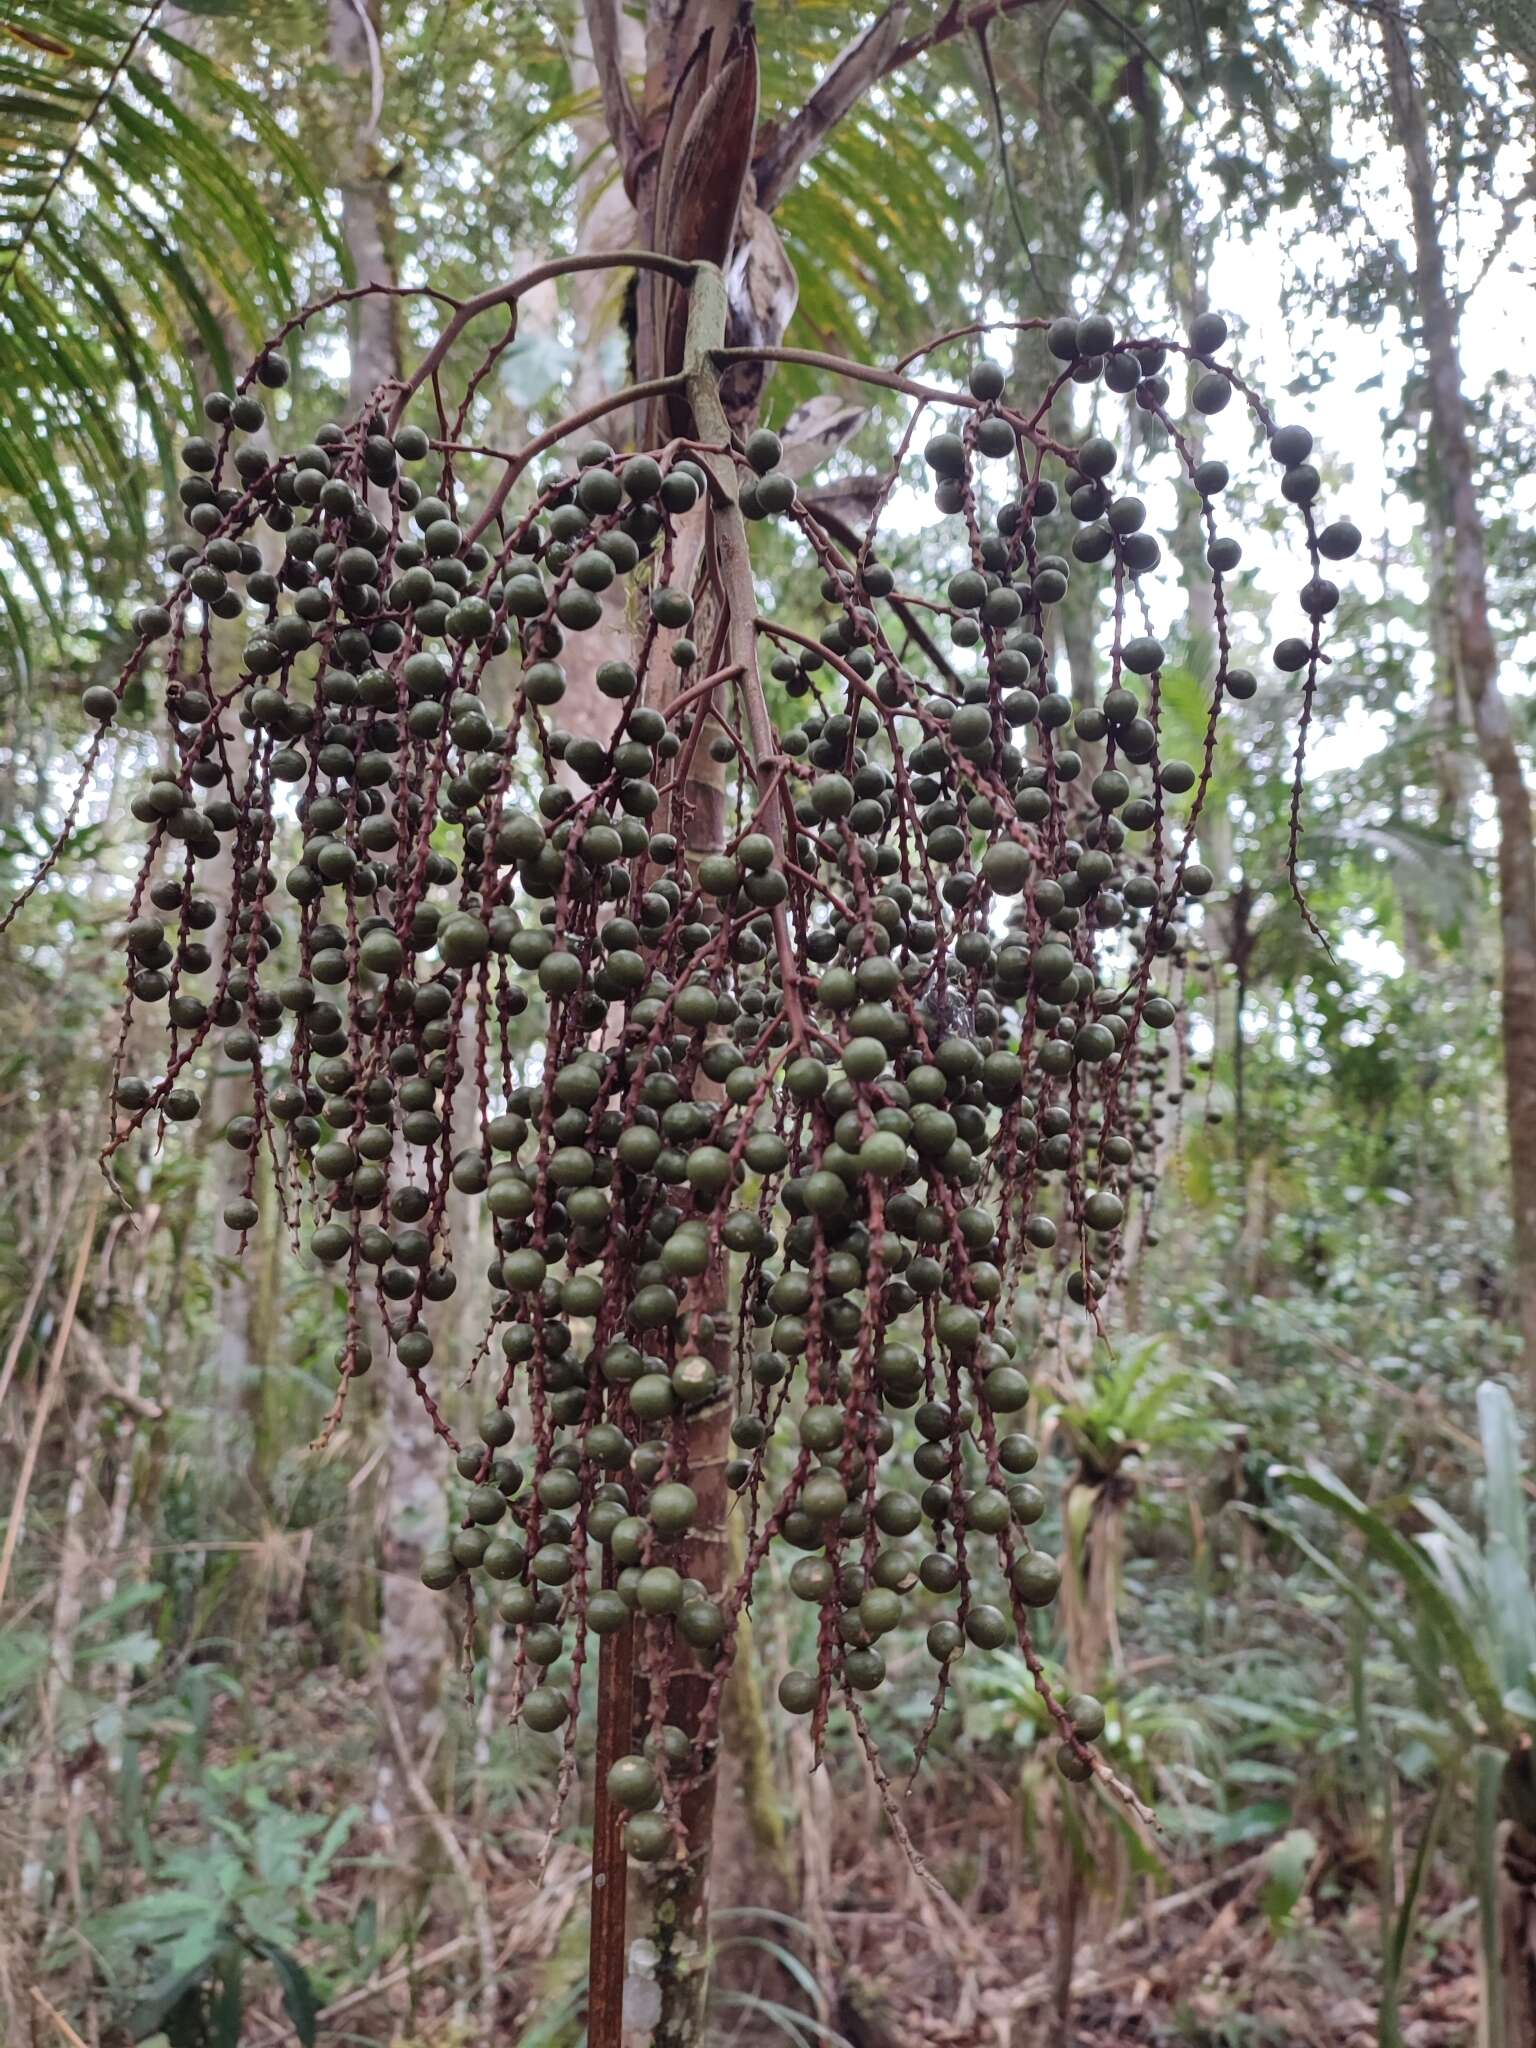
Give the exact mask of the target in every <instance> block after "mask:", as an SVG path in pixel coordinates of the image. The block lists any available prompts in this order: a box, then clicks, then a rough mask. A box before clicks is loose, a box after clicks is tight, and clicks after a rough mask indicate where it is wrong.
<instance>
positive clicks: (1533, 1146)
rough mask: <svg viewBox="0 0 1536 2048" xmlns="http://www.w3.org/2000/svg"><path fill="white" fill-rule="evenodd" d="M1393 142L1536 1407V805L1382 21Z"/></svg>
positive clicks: (1406, 119)
mask: <svg viewBox="0 0 1536 2048" xmlns="http://www.w3.org/2000/svg"><path fill="white" fill-rule="evenodd" d="M1381 37H1382V43H1383V47H1384V50H1385V55H1386V67H1387V83H1388V88H1389V94H1390V100H1391V112H1392V124H1393V131H1394V138H1395V140H1396V142H1397V146H1398V148H1399V150H1400V151H1401V153H1402V159H1403V168H1404V172H1405V175H1406V178H1407V183H1408V196H1409V200H1410V202H1411V205H1412V209H1413V246H1414V268H1415V285H1416V290H1415V304H1416V310H1417V314H1418V323H1419V330H1420V347H1421V350H1422V355H1423V362H1424V369H1425V373H1426V377H1427V382H1428V391H1429V425H1430V437H1431V448H1432V452H1433V456H1434V463H1435V467H1436V469H1437V471H1438V473H1439V476H1440V479H1441V481H1442V486H1443V490H1444V503H1445V507H1446V511H1447V514H1448V528H1449V541H1450V565H1449V566H1450V577H1449V586H1450V588H1449V597H1450V620H1449V627H1450V643H1451V648H1452V658H1453V662H1454V666H1455V671H1456V680H1457V684H1458V687H1459V689H1460V690H1461V691H1463V692H1464V693H1465V697H1466V702H1467V705H1468V707H1469V709H1470V712H1471V717H1472V730H1473V733H1474V735H1475V737H1476V740H1477V748H1478V753H1479V754H1480V755H1481V757H1482V762H1483V766H1484V768H1485V769H1486V770H1487V772H1488V779H1489V781H1490V783H1491V784H1492V787H1493V798H1494V806H1495V809H1496V811H1497V814H1498V827H1499V854H1498V862H1499V942H1500V953H1501V967H1502V972H1501V976H1500V979H1501V982H1502V989H1501V999H1502V1015H1503V1039H1504V1101H1505V1117H1506V1121H1507V1123H1508V1127H1509V1165H1510V1195H1511V1211H1512V1217H1513V1224H1514V1242H1513V1270H1512V1273H1511V1276H1510V1284H1511V1290H1512V1292H1513V1295H1514V1298H1515V1306H1516V1314H1517V1318H1518V1324H1519V1332H1520V1340H1521V1352H1522V1362H1523V1366H1524V1371H1525V1381H1526V1386H1527V1388H1528V1390H1529V1391H1530V1392H1531V1393H1532V1394H1533V1395H1536V847H1533V844H1532V838H1531V798H1530V791H1529V788H1528V787H1527V784H1526V779H1525V770H1524V766H1523V764H1522V762H1521V759H1520V752H1519V748H1518V746H1517V745H1516V742H1515V736H1514V732H1513V730H1512V727H1511V724H1510V717H1509V706H1508V703H1507V702H1506V700H1505V697H1504V694H1503V692H1502V691H1501V690H1500V688H1499V654H1498V648H1497V646H1496V645H1495V643H1494V637H1493V629H1492V626H1491V623H1490V620H1489V608H1488V551H1487V545H1486V539H1485V535H1484V528H1483V517H1482V510H1481V508H1480V506H1479V504H1478V499H1477V480H1476V475H1475V460H1476V458H1475V452H1474V449H1473V445H1472V431H1471V425H1470V421H1469V418H1468V409H1467V401H1466V394H1465V392H1464V390H1463V387H1462V376H1461V356H1460V336H1459V322H1460V309H1459V306H1458V304H1457V301H1456V298H1455V296H1454V294H1453V292H1452V289H1451V286H1450V284H1449V282H1448V280H1447V277H1446V267H1445V250H1444V247H1443V245H1442V242H1441V210H1440V204H1439V199H1438V195H1437V191H1436V179H1435V166H1434V158H1433V155H1432V153H1431V149H1430V143H1429V135H1428V127H1427V122H1426V118H1425V111H1424V103H1423V100H1422V98H1421V96H1420V93H1419V88H1418V82H1417V79H1416V78H1415V75H1414V67H1413V55H1412V52H1411V50H1410V48H1409V44H1408V40H1407V35H1406V32H1405V29H1404V26H1403V23H1402V21H1401V19H1400V18H1399V17H1398V16H1397V15H1395V14H1393V15H1385V14H1384V15H1383V16H1382V17H1381Z"/></svg>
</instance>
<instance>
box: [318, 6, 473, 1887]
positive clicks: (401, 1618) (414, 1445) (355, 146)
mask: <svg viewBox="0 0 1536 2048" xmlns="http://www.w3.org/2000/svg"><path fill="white" fill-rule="evenodd" d="M327 6H328V15H327V21H328V36H329V46H330V55H331V61H332V63H333V64H334V65H335V66H336V69H337V70H338V71H339V72H340V73H341V81H340V83H341V90H340V91H339V92H338V94H337V95H336V98H335V102H334V104H335V121H336V125H335V127H334V129H333V131H332V136H331V144H332V149H333V151H334V159H335V167H336V177H337V182H338V183H339V184H340V187H341V195H342V214H341V222H342V234H343V237H344V239H345V242H346V247H347V253H348V255H349V256H350V257H351V259H352V268H353V271H354V272H355V275H356V282H357V283H358V284H393V283H394V282H395V279H396V264H395V231H394V211H393V208H392V205H391V202H390V195H389V185H388V181H387V179H386V177H385V175H384V171H383V166H382V164H381V163H380V160H379V151H378V140H377V131H378V125H379V115H380V112H381V109H382V105H383V96H384V55H383V50H382V47H381V42H380V35H379V12H378V0H327ZM349 334H350V344H351V359H350V365H349V370H348V398H349V401H350V405H351V408H352V409H353V410H357V409H358V408H360V407H361V406H363V405H364V404H366V402H367V400H368V397H369V395H370V393H372V392H373V391H374V390H375V389H376V388H377V387H378V386H379V385H380V384H381V383H383V382H384V381H385V380H386V379H387V378H390V377H396V376H398V375H399V374H400V354H401V351H400V320H399V301H398V300H396V299H392V298H371V299H362V300H359V301H356V302H354V304H353V305H352V306H351V307H350V308H349ZM374 1348H375V1351H376V1352H381V1351H382V1349H383V1347H382V1346H381V1345H379V1344H377V1343H376V1344H375V1347H374ZM380 1377H381V1378H383V1380H384V1389H383V1396H384V1398H383V1408H384V1428H385V1432H386V1448H385V1453H384V1457H383V1459H382V1460H381V1462H380V1465H379V1477H378V1500H379V1563H380V1568H381V1570H380V1595H379V1682H380V1684H381V1685H382V1686H383V1687H384V1688H385V1689H386V1691H387V1692H388V1695H389V1698H390V1701H391V1703H392V1705H393V1708H394V1711H395V1714H396V1716H397V1718H398V1723H399V1727H400V1731H401V1734H402V1736H403V1739H404V1741H405V1743H406V1745H407V1747H408V1749H409V1751H410V1753H411V1755H412V1757H413V1758H414V1759H415V1761H416V1762H417V1764H418V1765H419V1764H420V1763H421V1759H422V1757H423V1754H424V1752H425V1751H426V1750H427V1749H428V1747H429V1746H431V1744H432V1742H433V1740H434V1738H435V1735H436V1732H437V1722H438V1718H439V1717H438V1701H439V1696H440V1693H441V1687H442V1678H443V1673H444V1672H445V1671H446V1670H448V1669H449V1668H451V1666H452V1663H453V1651H452V1646H451V1643H450V1641H449V1636H448V1628H447V1621H446V1617H445V1615H444V1610H443V1603H442V1602H441V1601H439V1600H438V1599H437V1598H436V1596H435V1595H434V1594H432V1593H429V1592H428V1591H427V1589H426V1587H425V1586H423V1585H422V1583H421V1579H420V1571H421V1560H422V1557H423V1554H424V1553H425V1552H426V1550H427V1549H428V1548H429V1547H430V1546H431V1545H432V1543H434V1542H435V1541H436V1540H437V1538H438V1536H439V1534H440V1532H441V1529H442V1523H443V1474H442V1469H441V1459H440V1451H441V1446H440V1444H439V1443H438V1440H437V1437H436V1435H435V1434H434V1432H433V1429H432V1425H431V1422H430V1421H429V1420H428V1417H427V1414H426V1410H425V1409H424V1408H423V1406H422V1404H421V1402H420V1401H419V1400H418V1398H417V1396H416V1392H415V1389H414V1388H413V1387H412V1385H411V1382H410V1380H409V1378H408V1377H407V1375H406V1374H405V1373H404V1372H403V1371H401V1370H399V1369H398V1368H396V1369H395V1370H393V1371H390V1372H388V1373H387V1374H384V1373H381V1375H380ZM372 1385H373V1381H372V1380H369V1381H365V1382H363V1383H362V1387H363V1390H366V1388H368V1387H371V1386H372ZM406 1777H407V1774H406V1772H405V1771H404V1769H403V1766H402V1764H401V1761H400V1759H399V1758H397V1757H396V1756H395V1755H394V1753H393V1752H392V1750H391V1749H390V1747H389V1745H387V1744H384V1745H381V1753H380V1757H379V1766H378V1777H377V1779H376V1782H375V1804H374V1818H375V1820H376V1821H377V1822H378V1825H379V1828H380V1831H381V1833H382V1835H383V1839H384V1848H385V1853H386V1854H387V1855H389V1856H390V1857H391V1858H392V1859H393V1860H394V1861H395V1863H396V1867H397V1868H398V1869H399V1871H400V1873H401V1876H402V1880H403V1881H404V1882H405V1883H406V1884H407V1885H409V1884H412V1883H414V1881H415V1874H416V1872H417V1870H418V1867H419V1865H420V1864H421V1863H422V1862H424V1861H425V1860H426V1854H425V1852H426V1845H427V1842H428V1840H429V1839H430V1837H429V1835H428V1834H427V1833H426V1832H424V1822H423V1819H422V1816H421V1813H420V1811H419V1807H420V1801H419V1800H418V1799H415V1798H413V1796H412V1792H411V1788H410V1786H409V1784H408V1783H407V1782H406Z"/></svg>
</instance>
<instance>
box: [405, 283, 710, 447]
mask: <svg viewBox="0 0 1536 2048" xmlns="http://www.w3.org/2000/svg"><path fill="white" fill-rule="evenodd" d="M697 269H698V265H697V264H695V263H689V262H686V261H684V259H683V258H682V257H680V256H659V255H657V253H656V251H655V250H654V249H615V250H613V251H611V252H596V251H594V252H593V253H592V254H590V255H584V256H557V257H555V258H553V259H552V260H551V261H550V262H548V263H541V264H539V265H538V267H537V268H536V269H534V270H527V271H524V273H523V275H522V276H521V277H514V278H513V279H512V281H511V282H510V283H509V284H498V285H492V286H491V288H490V289H489V290H488V291H483V292H481V293H480V295H479V296H478V298H473V299H466V300H465V301H464V303H463V305H462V306H460V308H459V310H458V311H457V312H456V313H455V314H454V316H453V318H452V319H451V320H450V321H449V322H448V325H447V326H446V327H445V328H444V329H443V331H442V333H441V334H440V335H439V336H438V337H437V340H436V341H435V342H434V343H433V344H432V346H431V348H430V349H429V350H428V351H427V353H426V355H424V356H423V357H422V359H421V361H420V362H419V363H418V364H417V366H416V368H415V370H414V371H413V372H412V373H411V375H410V377H409V378H408V379H407V380H406V382H405V384H404V385H403V386H402V387H401V390H400V395H399V397H398V398H397V399H396V400H395V403H394V408H393V410H392V411H391V413H390V418H389V426H390V431H391V432H393V431H394V429H395V428H396V427H397V426H398V425H399V423H400V419H401V416H402V414H403V413H404V411H405V408H406V407H407V405H409V404H410V402H411V400H412V399H413V398H414V397H415V396H416V393H417V392H418V391H419V390H420V389H421V387H422V385H423V384H425V383H426V382H427V381H428V379H429V378H431V377H434V376H435V375H436V374H437V372H438V371H439V370H440V369H441V368H442V366H443V363H444V360H445V359H446V357H447V354H448V351H449V349H451V348H452V347H453V344H454V343H455V342H456V341H457V340H458V338H459V336H460V335H461V334H462V333H463V332H464V330H465V328H466V327H468V326H469V324H470V322H471V321H472V320H478V319H479V317H480V315H481V314H482V313H489V312H492V311H494V309H495V308H496V307H497V306H515V305H516V304H517V302H518V300H519V299H521V298H523V297H525V296H526V295H527V293H529V292H531V291H532V290H533V289H534V287H535V286H536V285H541V284H549V283H550V282H551V281H552V280H553V279H555V278H557V277H572V276H574V275H575V274H576V273H577V272H578V271H583V270H659V271H662V272H664V273H665V275H666V276H668V277H670V278H673V279H675V280H676V282H677V283H678V284H684V285H689V284H692V282H693V279H694V274H695V272H696V271H697Z"/></svg>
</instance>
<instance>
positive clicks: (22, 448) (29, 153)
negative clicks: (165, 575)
mask: <svg viewBox="0 0 1536 2048" xmlns="http://www.w3.org/2000/svg"><path fill="white" fill-rule="evenodd" d="M159 13H160V7H159V5H158V0H157V4H155V5H151V6H149V7H144V6H138V7H129V6H125V5H122V4H120V0H98V4H91V5H80V4H77V0H6V4H4V5H3V6H0V451H3V452H0V585H3V589H0V646H4V648H5V651H6V653H7V654H8V655H9V656H10V663H9V665H10V667H11V668H12V669H13V671H14V672H15V674H16V675H17V676H18V677H21V678H24V677H25V676H26V675H27V673H28V671H29V667H30V658H31V635H30V634H29V633H28V632H27V631H26V630H25V627H26V622H27V621H28V619H29V618H33V617H35V618H38V619H40V620H45V621H46V622H47V624H48V626H49V628H50V630H51V631H52V632H53V633H54V634H55V635H56V636H59V635H62V633H63V631H64V629H65V628H66V626H67V624H68V621H69V616H70V600H71V599H72V598H73V597H74V595H75V593H76V592H77V591H78V590H79V588H80V587H81V584H82V582H83V581H84V576H83V571H84V570H85V568H86V566H87V565H88V564H92V563H93V562H95V561H96V559H97V558H99V557H100V556H101V555H103V554H105V553H106V552H107V537H108V536H110V537H111V539H112V541H113V542H114V543H117V544H118V549H117V551H118V553H119V558H121V556H122V549H123V545H124V544H125V545H126V548H127V550H129V551H133V550H137V549H139V548H142V547H143V546H144V545H145V544H146V541H147V538H148V535H147V533H146V517H147V508H148V506H149V505H150V503H151V501H152V500H151V493H150V491H149V489H148V485H149V482H150V476H149V475H148V474H146V470H145V463H144V456H145V454H146V452H147V451H148V450H151V449H152V450H153V453H154V456H155V458H156V459H157V461H158V465H159V468H160V470H161V473H162V475H163V477H164V479H165V482H166V485H167V487H168V488H173V487H174V476H173V471H172V466H171V457H172V438H173V436H172V430H171V428H170V427H169V426H168V424H167V423H168V422H175V421H176V420H178V419H181V418H184V417H185V416H186V412H187V406H188V399H189V395H190V392H191V390H192V388H193V383H194V374H195V373H196V371H197V366H198V365H199V364H201V365H202V366H203V367H202V369H201V372H200V374H202V375H206V371H207V365H209V364H212V366H213V368H214V371H215V374H217V375H220V376H222V377H226V378H227V377H228V376H229V375H230V371H231V360H230V359H231V355H232V353H241V354H244V353H248V352H250V351H252V350H253V349H254V347H255V346H256V344H257V342H258V341H259V339H260V336H261V333H262V331H263V330H264V329H267V328H270V327H272V326H274V325H275V324H276V323H277V322H278V320H280V319H281V317H282V316H283V314H284V313H285V312H286V311H287V309H288V308H289V306H290V305H291V303H292V301H293V298H294V296H295V293H294V287H293V279H292V276H291V273H290V266H289V259H288V254H287V247H288V245H289V243H290V241H291V237H290V236H289V235H287V234H285V233H284V232H283V230H282V228H281V226H280V225H279V224H278V223H277V222H275V221H274V219H273V218H272V214H271V211H270V208H269V204H268V199H267V197H266V196H265V195H264V193H263V191H262V189H261V185H260V182H259V181H261V180H263V179H275V180H278V181H280V183H281V187H282V190H283V191H284V192H285V193H286V194H288V195H292V196H296V197H297V200H298V203H299V204H300V205H301V206H302V207H303V208H304V210H305V212H306V213H307V215H308V216H309V217H310V219H311V221H312V224H313V226H314V227H315V229H316V230H317V231H318V232H319V233H320V235H321V236H322V237H323V238H324V240H325V241H326V243H327V244H328V245H329V246H330V247H331V248H332V249H333V250H334V251H335V253H336V256H337V259H338V262H339V263H340V264H341V265H342V267H345V257H344V255H343V254H342V251H341V249H340V245H339V243H338V242H337V240H336V236H335V233H334V230H333V228H332V226H331V224H330V222H329V221H328V219H327V218H326V213H325V208H324V205H323V194H322V192H321V190H320V188H319V187H318V185H317V184H316V183H315V181H314V179H313V177H312V175H311V173H310V172H309V170H308V168H307V166H306V164H305V162H304V159H303V157H302V155H301V154H300V152H299V151H298V150H297V149H295V147H294V145H293V144H292V142H291V141H289V140H288V138H287V137H286V136H285V135H284V134H283V132H282V130H281V129H280V127H279V126H278V124H277V123H276V122H275V121H274V120H273V118H272V116H271V114H270V112H269V111H268V109H267V107H266V106H265V105H264V104H263V102H262V101H261V100H260V99H259V98H258V97H257V96H256V95H255V94H254V93H252V92H250V91H249V90H247V89H246V88H245V87H244V86H242V85H241V84H240V83H239V81H238V80H237V79H236V78H235V77H234V76H233V75H232V74H231V72H230V71H229V70H228V68H227V67H226V66H224V65H222V64H220V63H218V62H216V61H215V60H214V59H213V58H212V57H210V56H209V55H208V54H207V53H206V52H204V51H202V50H199V49H196V48H194V47H192V46H191V45H190V44H188V43H187V42H185V41H183V40H181V39H180V38H179V37H177V36H173V35H171V34H169V33H168V32H167V31H166V30H165V29H164V28H162V27H161V26H160V25H159V22H158V19H157V17H158V15H159Z"/></svg>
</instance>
